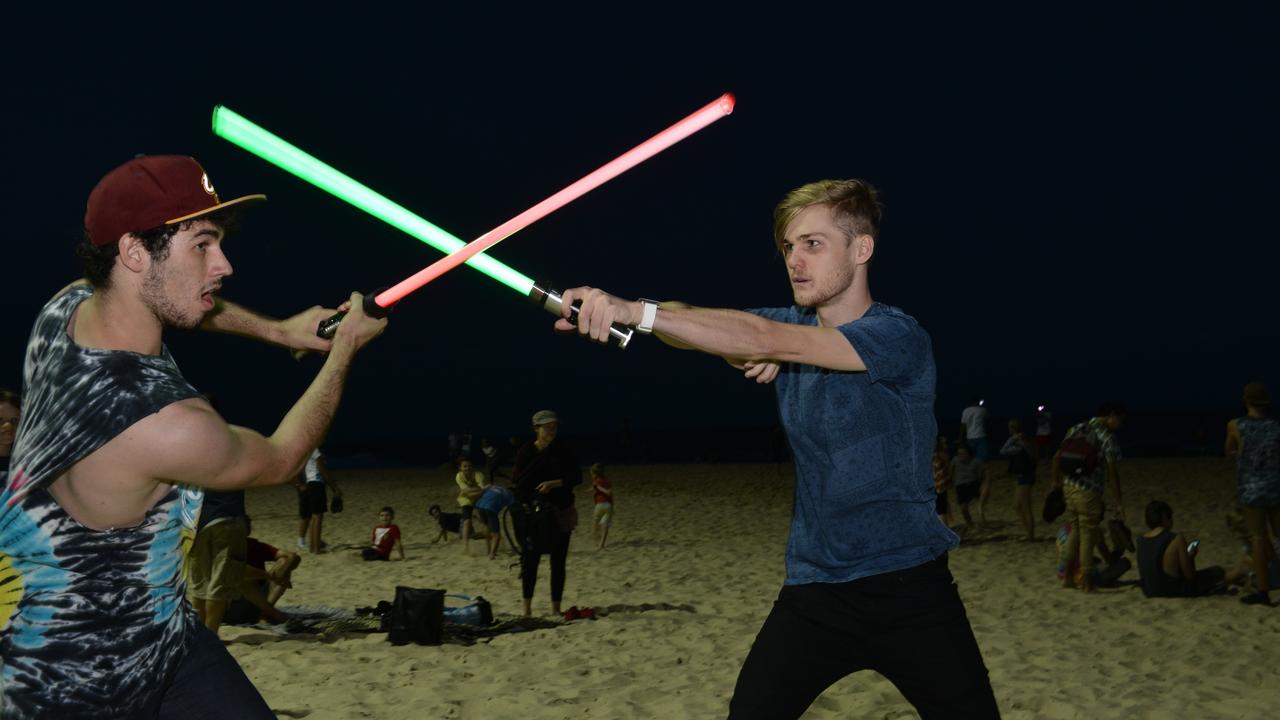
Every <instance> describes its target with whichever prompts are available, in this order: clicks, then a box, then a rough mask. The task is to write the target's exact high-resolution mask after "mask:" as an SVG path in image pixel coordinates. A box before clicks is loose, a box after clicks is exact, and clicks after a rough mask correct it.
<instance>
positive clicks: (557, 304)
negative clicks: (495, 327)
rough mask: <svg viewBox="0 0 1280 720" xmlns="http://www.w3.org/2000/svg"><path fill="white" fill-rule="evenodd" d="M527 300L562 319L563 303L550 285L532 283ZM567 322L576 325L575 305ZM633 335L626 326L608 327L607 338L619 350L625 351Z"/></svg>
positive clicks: (576, 307) (576, 312) (571, 306)
mask: <svg viewBox="0 0 1280 720" xmlns="http://www.w3.org/2000/svg"><path fill="white" fill-rule="evenodd" d="M529 299H530V300H532V301H533V302H534V303H536V304H537V305H540V306H541V307H542V309H543V310H546V311H547V312H549V313H551V314H552V315H555V316H557V317H564V316H563V315H562V314H561V308H563V307H564V302H563V300H562V298H561V297H560V292H559V291H558V290H552V289H551V284H550V283H544V282H537V283H534V285H533V289H532V290H530V291H529ZM569 322H571V323H573V324H574V325H577V324H578V306H577V305H570V306H569ZM634 333H635V331H634V330H632V329H631V328H629V327H627V326H626V325H620V324H618V323H613V324H612V325H610V326H609V336H610V337H612V338H614V339H615V340H617V341H618V349H619V350H626V349H627V344H628V343H630V342H631V337H632V335H633V334H634Z"/></svg>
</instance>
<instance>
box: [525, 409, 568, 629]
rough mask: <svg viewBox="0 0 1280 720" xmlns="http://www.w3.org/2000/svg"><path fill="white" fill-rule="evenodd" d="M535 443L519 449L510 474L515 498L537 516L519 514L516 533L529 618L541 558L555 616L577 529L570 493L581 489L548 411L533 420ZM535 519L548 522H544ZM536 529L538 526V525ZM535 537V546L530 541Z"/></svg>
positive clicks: (552, 414) (556, 422) (557, 422)
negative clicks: (547, 560) (546, 559)
mask: <svg viewBox="0 0 1280 720" xmlns="http://www.w3.org/2000/svg"><path fill="white" fill-rule="evenodd" d="M533 432H534V435H535V439H534V441H533V442H531V443H527V444H526V445H525V446H524V447H522V448H520V452H519V453H517V454H516V467H515V470H514V471H512V473H511V475H512V481H513V482H514V483H515V492H516V499H517V500H519V501H520V503H521V504H522V505H523V506H524V507H526V508H534V507H537V508H539V509H538V511H536V512H524V513H519V514H518V515H517V517H519V518H520V522H519V523H518V526H517V528H516V533H517V535H518V536H519V537H520V538H521V540H522V543H523V547H521V549H520V582H521V590H522V591H523V598H524V614H525V615H531V614H532V613H533V609H532V605H533V591H534V588H535V587H536V586H537V582H538V564H539V562H540V560H541V556H542V555H543V554H547V555H550V556H551V611H552V612H553V613H555V614H556V615H560V600H561V598H563V597H564V584H565V559H566V558H567V557H568V556H569V540H570V538H571V536H572V533H573V529H574V527H576V526H577V524H578V516H577V511H576V510H575V509H574V505H573V488H575V487H577V486H578V485H581V484H582V469H581V468H580V467H579V466H578V458H577V456H576V455H575V454H574V452H573V449H572V448H571V447H569V445H568V444H567V443H565V441H564V440H563V439H561V438H559V437H558V436H559V433H560V420H559V418H558V417H557V416H556V414H555V412H553V411H551V410H539V411H538V412H536V413H534V415H533ZM539 518H547V519H546V520H545V521H541V520H539ZM540 524H541V527H539V525H540ZM534 537H536V540H537V541H536V542H529V538H534Z"/></svg>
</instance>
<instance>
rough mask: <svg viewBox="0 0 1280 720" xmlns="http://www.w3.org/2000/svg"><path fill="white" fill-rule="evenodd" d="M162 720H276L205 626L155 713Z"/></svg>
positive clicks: (195, 636) (198, 629) (196, 632)
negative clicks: (227, 719) (221, 719)
mask: <svg viewBox="0 0 1280 720" xmlns="http://www.w3.org/2000/svg"><path fill="white" fill-rule="evenodd" d="M147 714H148V715H151V716H152V717H159V718H160V719H161V720H167V719H168V718H173V719H174V720H179V719H180V720H202V719H203V718H210V719H212V718H231V717H234V718H274V717H275V716H276V715H275V713H273V712H271V709H270V708H268V707H267V703H266V701H265V700H263V699H262V695H260V694H258V690H257V688H255V687H254V686H253V683H251V682H249V678H248V677H247V676H245V674H244V671H243V670H241V669H240V665H239V663H237V662H236V660H235V658H233V657H231V653H229V652H227V648H226V646H224V645H223V644H222V642H221V641H219V640H218V636H217V635H214V634H213V633H212V632H210V631H209V630H208V629H206V628H205V626H203V625H200V626H199V627H198V628H197V629H196V631H195V634H194V637H192V638H191V647H190V649H189V650H188V651H187V655H186V657H185V658H183V660H182V663H181V664H180V665H179V666H178V669H177V671H176V672H175V673H174V676H173V679H172V680H171V681H170V683H169V687H168V688H167V689H166V690H165V693H164V696H163V699H162V700H161V702H160V707H159V708H158V710H157V711H156V713H154V714H152V713H150V712H148V713H147Z"/></svg>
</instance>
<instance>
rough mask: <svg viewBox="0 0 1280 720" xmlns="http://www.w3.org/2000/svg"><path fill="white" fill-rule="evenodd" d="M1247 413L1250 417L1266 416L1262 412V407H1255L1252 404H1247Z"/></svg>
mask: <svg viewBox="0 0 1280 720" xmlns="http://www.w3.org/2000/svg"><path fill="white" fill-rule="evenodd" d="M1248 415H1249V417H1251V418H1260V417H1266V413H1264V412H1262V408H1256V407H1253V406H1252V405H1250V406H1248Z"/></svg>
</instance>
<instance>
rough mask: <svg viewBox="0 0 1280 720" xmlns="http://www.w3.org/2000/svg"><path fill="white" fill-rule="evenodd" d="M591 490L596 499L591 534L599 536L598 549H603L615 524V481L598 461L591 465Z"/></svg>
mask: <svg viewBox="0 0 1280 720" xmlns="http://www.w3.org/2000/svg"><path fill="white" fill-rule="evenodd" d="M591 490H592V493H593V495H594V497H593V498H592V499H593V500H595V510H594V512H593V513H592V516H591V517H592V523H591V535H592V537H596V538H599V544H598V545H597V546H596V548H597V549H599V550H603V549H604V546H605V543H607V542H608V541H609V528H610V526H612V525H613V483H611V482H609V478H608V476H606V475H605V474H604V466H603V465H601V464H600V463H596V464H595V465H592V466H591Z"/></svg>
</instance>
